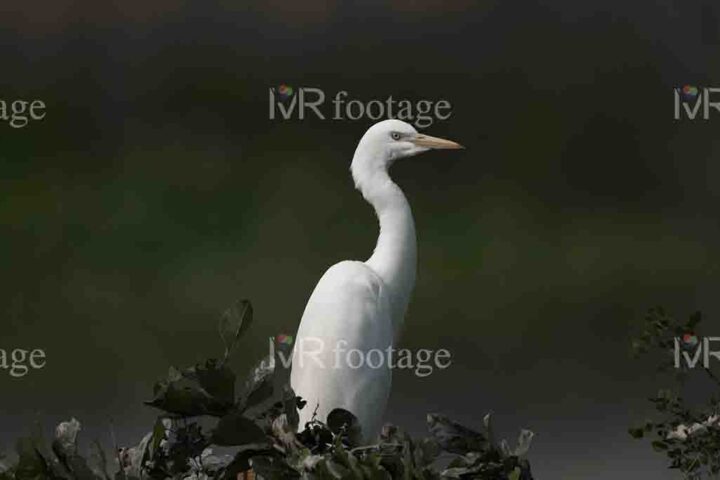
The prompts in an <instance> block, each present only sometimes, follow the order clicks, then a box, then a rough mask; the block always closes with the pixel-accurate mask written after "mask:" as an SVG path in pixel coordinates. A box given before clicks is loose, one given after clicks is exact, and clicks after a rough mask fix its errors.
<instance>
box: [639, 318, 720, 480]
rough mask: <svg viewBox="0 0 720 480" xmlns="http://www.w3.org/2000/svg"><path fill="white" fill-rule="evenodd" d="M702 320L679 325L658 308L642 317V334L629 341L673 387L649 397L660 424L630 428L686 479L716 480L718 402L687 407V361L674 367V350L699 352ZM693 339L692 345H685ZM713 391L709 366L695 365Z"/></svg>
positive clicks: (718, 462) (717, 383)
mask: <svg viewBox="0 0 720 480" xmlns="http://www.w3.org/2000/svg"><path fill="white" fill-rule="evenodd" d="M701 321H702V316H701V314H700V313H695V314H693V315H691V316H690V317H689V318H688V319H687V320H685V321H680V320H677V319H675V318H673V317H671V316H670V315H668V314H667V313H666V312H665V311H664V310H663V309H662V308H655V309H652V310H650V311H649V312H648V314H647V315H646V317H645V323H644V328H643V332H642V333H641V335H640V337H639V338H637V339H636V340H634V341H633V344H632V348H633V353H634V354H635V355H636V356H640V355H654V356H655V357H656V358H658V370H659V371H660V372H673V373H674V375H673V376H674V379H675V382H676V383H675V385H674V388H672V389H663V390H660V391H659V392H658V393H657V395H655V396H654V397H652V398H650V401H651V402H652V403H653V405H654V407H655V410H656V411H657V412H658V414H659V415H658V416H659V420H657V421H647V422H645V423H644V424H643V425H641V426H638V427H633V428H631V429H630V430H629V432H630V435H632V436H633V437H634V438H638V439H640V438H645V437H647V436H651V438H652V440H651V442H652V447H653V448H654V449H655V450H656V451H658V452H660V453H662V454H664V455H666V456H667V457H668V459H669V461H670V465H669V468H672V469H677V470H679V471H680V472H681V473H682V474H683V475H684V478H687V479H701V478H716V476H717V475H718V474H720V417H718V413H720V400H718V397H717V396H715V395H713V396H712V397H711V398H710V399H709V401H708V402H707V405H703V406H700V407H691V406H689V405H688V402H687V400H686V399H685V398H683V396H682V394H681V390H682V388H681V387H682V385H683V382H684V381H685V380H686V379H687V377H688V375H690V374H692V373H693V371H692V370H690V369H689V368H688V365H687V364H686V363H685V362H680V363H678V364H676V361H675V358H676V357H675V356H676V352H675V350H676V348H677V349H678V352H680V353H682V352H688V353H689V352H696V351H697V338H698V336H697V329H698V326H699V325H700V323H701ZM683 339H692V341H683ZM696 369H697V370H698V371H702V372H703V373H704V375H706V377H707V379H708V380H709V381H710V383H711V384H713V385H714V387H715V388H717V387H720V381H718V378H717V376H716V375H715V374H714V373H713V372H712V371H711V370H710V368H709V367H707V366H705V365H702V364H701V363H698V364H697V366H696Z"/></svg>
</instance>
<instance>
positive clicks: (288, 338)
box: [275, 334, 295, 345]
mask: <svg viewBox="0 0 720 480" xmlns="http://www.w3.org/2000/svg"><path fill="white" fill-rule="evenodd" d="M275 341H276V342H277V343H278V344H280V345H292V344H293V342H294V341H295V339H294V338H293V336H292V335H285V334H280V335H278V336H277V337H275Z"/></svg>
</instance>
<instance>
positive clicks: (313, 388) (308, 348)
mask: <svg viewBox="0 0 720 480" xmlns="http://www.w3.org/2000/svg"><path fill="white" fill-rule="evenodd" d="M393 335H394V333H393V323H392V316H391V305H390V297H389V295H388V292H387V287H386V286H385V285H384V283H383V281H382V279H381V278H380V277H379V276H378V275H377V274H376V273H375V272H374V271H373V270H372V269H371V268H370V267H368V266H367V265H366V264H364V263H362V262H354V261H345V262H341V263H338V264H336V265H334V266H332V267H331V268H330V269H328V271H327V272H326V273H325V275H323V277H322V278H321V279H320V281H319V282H318V284H317V286H316V287H315V290H314V291H313V293H312V295H311V296H310V299H309V300H308V303H307V306H306V307H305V312H304V313H303V317H302V321H301V322H300V327H299V329H298V334H297V338H296V341H295V349H294V352H293V367H292V375H291V383H292V386H293V388H294V390H295V392H296V393H297V394H298V395H300V396H301V397H303V398H304V399H305V400H307V402H308V403H307V406H306V407H305V408H304V409H303V410H302V411H301V415H300V417H301V423H300V425H301V427H304V425H305V423H306V422H307V421H309V420H310V418H311V417H312V414H313V411H314V410H315V409H316V407H317V415H318V420H321V421H324V420H325V418H326V416H327V414H328V413H330V411H331V410H332V409H334V408H344V409H346V410H349V411H350V412H352V413H353V414H355V416H357V417H358V420H359V421H360V425H361V428H362V429H363V434H364V435H365V436H366V438H367V436H369V435H374V434H375V433H376V432H377V430H378V429H379V427H380V423H381V421H382V418H381V417H382V413H383V412H384V410H385V404H386V403H387V398H388V396H389V392H390V384H391V374H390V373H391V372H390V369H389V368H387V363H388V362H387V355H388V354H387V353H386V352H387V350H388V348H391V347H392V345H393V341H394V338H393ZM355 350H357V351H355ZM371 350H380V351H382V352H385V353H384V357H383V365H382V366H381V367H380V368H375V367H376V366H377V364H378V361H379V359H380V356H379V355H380V354H379V352H375V353H374V354H370V355H371V357H368V352H370V351H371ZM361 354H362V355H363V359H362V362H363V363H362V364H359V362H361V358H360V355H361ZM368 361H370V362H369V363H372V364H373V366H370V365H368Z"/></svg>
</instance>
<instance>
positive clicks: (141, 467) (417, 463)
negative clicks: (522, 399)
mask: <svg viewBox="0 0 720 480" xmlns="http://www.w3.org/2000/svg"><path fill="white" fill-rule="evenodd" d="M252 315H253V311H252V307H251V305H250V303H249V302H247V301H242V302H238V303H237V304H236V305H234V306H233V307H231V308H230V309H228V310H227V311H226V312H225V314H223V316H222V318H221V321H220V327H219V330H220V336H221V338H222V341H223V344H224V346H225V350H224V353H223V357H222V360H214V359H210V360H207V361H205V362H202V363H200V364H197V365H194V366H192V367H189V368H185V369H182V370H179V369H176V368H171V369H170V371H169V373H168V375H167V377H166V378H164V379H163V380H161V381H159V382H157V384H156V385H155V388H154V393H153V398H152V399H151V400H150V401H148V402H146V404H147V405H149V406H152V407H154V408H157V409H159V410H160V412H161V413H160V415H159V416H158V418H157V420H156V422H155V424H154V426H153V428H152V431H150V432H149V433H148V434H147V435H146V436H145V437H144V438H143V439H142V440H141V441H140V443H139V444H138V445H137V446H134V447H131V448H117V447H116V452H117V456H116V458H115V459H112V460H108V458H107V456H106V455H105V451H104V449H102V448H101V447H100V446H99V444H98V443H97V442H96V443H95V445H94V446H95V449H96V452H95V455H94V457H95V458H94V459H93V460H92V461H88V460H85V458H84V457H82V456H81V455H80V454H79V448H78V440H77V438H78V433H79V432H80V423H79V422H78V421H77V420H75V419H72V420H71V421H69V422H64V423H61V424H60V425H59V426H58V427H57V429H56V431H55V436H54V439H53V440H52V443H51V445H50V447H47V446H46V444H45V442H44V440H43V438H42V436H41V435H39V434H35V435H32V436H29V437H27V438H23V439H21V440H20V441H19V442H18V443H17V446H16V452H17V460H16V461H15V462H14V463H13V464H11V463H10V462H8V461H7V460H6V459H5V458H4V457H3V456H2V455H0V480H73V479H76V480H144V479H151V480H164V479H178V480H210V479H212V480H235V479H237V478H239V474H241V473H243V472H246V471H248V470H250V469H252V470H253V471H254V473H255V474H256V475H257V476H258V477H261V478H262V479H264V480H281V479H300V478H302V479H307V480H340V479H342V480H346V479H347V480H350V479H352V480H355V479H356V480H363V479H367V480H384V479H403V480H415V479H417V480H432V479H438V480H439V479H483V480H532V475H531V473H530V465H529V463H528V461H527V460H526V459H525V455H526V453H527V450H528V448H529V446H530V441H531V439H532V432H529V431H527V430H523V431H522V432H521V434H520V439H519V440H518V445H517V447H516V448H514V449H510V448H509V447H508V445H507V443H506V442H505V441H502V442H500V443H497V442H495V440H494V438H493V435H492V428H491V418H490V415H487V416H486V417H485V419H484V426H485V432H484V433H481V432H476V431H474V430H471V429H469V428H466V427H463V426H462V425H459V424H457V423H455V422H453V421H452V420H450V419H448V418H447V417H444V416H441V415H428V417H427V421H428V427H429V431H430V436H428V437H427V438H422V439H412V438H411V437H410V436H409V435H407V434H406V433H404V432H403V431H401V430H400V429H399V428H397V427H395V426H392V425H386V426H385V427H384V428H383V432H382V435H381V437H380V439H379V442H378V443H377V444H374V445H361V444H360V438H361V433H362V432H360V427H359V424H358V422H357V419H356V418H355V416H354V415H353V414H352V413H351V412H348V411H346V410H342V409H336V410H333V411H332V412H331V413H330V414H329V415H328V417H327V418H326V419H323V421H321V420H320V419H317V418H316V416H313V419H312V420H311V421H310V422H309V423H308V424H307V425H305V426H304V427H305V428H303V429H302V431H300V432H299V433H298V423H299V416H298V409H299V408H303V407H304V406H305V402H304V401H303V400H302V399H301V398H300V397H298V396H296V395H295V393H294V392H293V391H292V388H291V387H290V382H289V372H288V370H287V369H286V368H284V367H283V362H281V361H280V358H279V356H280V355H284V356H287V355H288V354H289V353H290V352H289V351H288V350H289V348H290V347H288V346H287V345H283V344H280V343H279V342H278V343H277V345H276V348H275V357H274V358H271V357H268V358H265V359H263V360H262V361H261V362H259V363H258V364H257V365H256V366H255V367H254V368H253V369H252V370H251V372H250V375H249V376H248V378H247V380H246V381H245V382H244V384H243V385H242V387H240V388H238V387H237V385H236V383H237V381H236V376H235V374H234V372H233V371H232V370H231V369H230V368H229V367H228V366H227V360H228V359H229V357H230V355H231V353H232V351H233V349H234V348H235V347H236V346H237V344H238V342H239V339H240V337H241V335H242V334H243V333H244V332H245V331H246V330H247V329H248V327H249V325H250V324H251V322H252ZM208 422H209V423H210V424H211V427H208V426H207V424H208ZM217 447H224V448H229V449H230V450H231V451H232V454H231V455H230V454H228V455H220V454H215V453H214V451H215V450H217ZM214 449H215V450H214ZM443 462H444V466H440V465H442V464H443ZM111 463H112V464H114V466H115V469H116V470H117V471H116V472H114V473H113V474H111V473H110V470H111V467H110V464H111Z"/></svg>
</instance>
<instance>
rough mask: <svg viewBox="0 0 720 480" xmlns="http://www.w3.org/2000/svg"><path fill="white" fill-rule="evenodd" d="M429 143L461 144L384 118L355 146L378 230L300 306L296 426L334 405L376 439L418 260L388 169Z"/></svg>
mask: <svg viewBox="0 0 720 480" xmlns="http://www.w3.org/2000/svg"><path fill="white" fill-rule="evenodd" d="M432 148H438V149H441V148H442V149H449V148H452V149H455V148H461V147H460V145H458V144H457V143H455V142H451V141H449V140H443V139H440V138H435V137H430V136H428V135H423V134H419V133H418V132H417V131H416V130H415V129H414V128H413V127H412V126H411V125H409V124H407V123H405V122H402V121H399V120H385V121H382V122H379V123H377V124H375V125H373V126H372V127H371V128H370V129H369V130H368V131H367V132H366V133H365V135H364V136H363V137H362V139H361V140H360V143H359V144H358V146H357V149H356V150H355V155H354V157H353V161H352V165H351V171H352V176H353V179H354V180H355V185H356V187H357V188H358V190H360V192H361V193H362V195H363V197H365V199H366V200H367V201H368V202H369V203H370V204H371V205H372V206H373V208H374V209H375V213H376V215H377V217H378V220H379V223H380V235H379V237H378V241H377V245H376V247H375V250H374V252H373V254H372V256H371V257H370V258H369V259H368V260H367V261H366V262H359V261H343V262H340V263H338V264H336V265H333V266H332V267H330V268H329V269H328V270H327V272H325V274H324V275H323V277H322V278H321V279H320V281H319V282H318V284H317V286H316V287H315V290H314V291H313V293H312V295H311V296H310V299H309V300H308V303H307V306H306V307H305V312H304V313H303V317H302V320H301V322H300V327H299V329H298V332H297V336H296V339H295V348H294V352H293V366H292V374H291V384H292V387H293V389H294V390H295V392H296V394H297V395H300V396H301V397H302V398H303V399H305V400H306V401H307V405H306V407H305V408H304V409H303V410H301V412H300V429H301V430H302V429H303V428H304V426H305V424H306V422H308V421H309V420H310V419H311V417H312V415H313V413H314V412H315V410H316V409H317V416H318V419H319V420H321V421H324V420H325V419H326V417H327V414H328V413H330V411H332V410H333V409H335V408H344V409H346V410H349V411H350V412H352V413H353V414H355V416H357V418H358V420H359V422H360V427H361V429H362V433H363V436H364V437H365V439H371V438H374V437H375V436H376V435H377V433H378V431H379V429H380V427H381V423H382V420H383V414H384V411H385V406H386V404H387V400H388V397H389V395H390V385H391V380H392V372H391V370H390V369H389V368H387V364H388V349H389V348H392V347H393V346H394V343H395V339H396V335H397V333H398V331H399V329H400V326H401V324H402V321H403V318H404V316H405V311H406V310H407V306H408V302H409V300H410V295H411V293H412V290H413V287H414V285H415V271H416V264H417V260H416V238H415V225H414V222H413V216H412V212H411V210H410V205H409V204H408V202H407V199H406V198H405V195H404V194H403V193H402V190H400V187H398V186H397V185H396V184H395V183H394V182H393V181H392V180H391V178H390V176H389V175H388V168H389V167H390V165H391V164H392V163H393V162H394V161H395V160H397V159H399V158H404V157H410V156H413V155H416V154H418V153H421V152H424V151H427V150H429V149H432ZM371 352H372V353H371ZM380 352H385V353H384V356H383V357H380V356H379V354H380ZM360 359H362V363H359V360H360ZM380 359H382V361H383V365H382V366H381V367H379V368H378V367H377V365H378V360H380Z"/></svg>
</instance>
